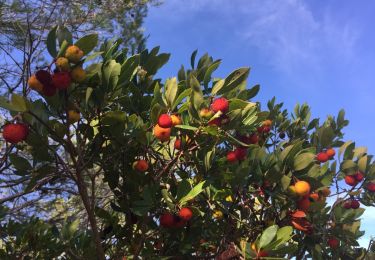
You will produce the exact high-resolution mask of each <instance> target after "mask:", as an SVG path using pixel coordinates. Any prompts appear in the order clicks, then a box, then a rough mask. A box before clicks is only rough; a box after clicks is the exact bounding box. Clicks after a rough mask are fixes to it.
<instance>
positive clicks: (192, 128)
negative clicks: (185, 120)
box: [175, 125, 198, 131]
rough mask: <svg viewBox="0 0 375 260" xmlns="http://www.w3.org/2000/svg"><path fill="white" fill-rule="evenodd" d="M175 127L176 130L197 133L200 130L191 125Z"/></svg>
mask: <svg viewBox="0 0 375 260" xmlns="http://www.w3.org/2000/svg"><path fill="white" fill-rule="evenodd" d="M175 127H176V128H180V129H186V130H191V131H197V130H198V128H197V127H195V126H190V125H176V126H175Z"/></svg>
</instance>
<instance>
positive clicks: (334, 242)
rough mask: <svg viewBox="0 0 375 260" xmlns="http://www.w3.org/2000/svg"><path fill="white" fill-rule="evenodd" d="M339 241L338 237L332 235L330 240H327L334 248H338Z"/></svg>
mask: <svg viewBox="0 0 375 260" xmlns="http://www.w3.org/2000/svg"><path fill="white" fill-rule="evenodd" d="M339 243H340V241H338V240H337V239H336V238H334V237H331V238H330V239H328V241H327V244H328V246H329V247H330V248H332V249H335V248H337V247H338V245H339Z"/></svg>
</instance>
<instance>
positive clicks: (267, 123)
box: [262, 119, 272, 127]
mask: <svg viewBox="0 0 375 260" xmlns="http://www.w3.org/2000/svg"><path fill="white" fill-rule="evenodd" d="M271 125H272V120H269V119H267V120H264V121H263V123H262V126H268V127H270V126H271Z"/></svg>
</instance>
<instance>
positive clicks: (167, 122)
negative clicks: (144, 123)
mask: <svg viewBox="0 0 375 260" xmlns="http://www.w3.org/2000/svg"><path fill="white" fill-rule="evenodd" d="M158 125H159V126H160V127H162V128H171V127H172V119H171V117H170V116H169V115H168V114H161V115H160V116H159V118H158Z"/></svg>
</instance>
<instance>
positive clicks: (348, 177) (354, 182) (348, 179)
mask: <svg viewBox="0 0 375 260" xmlns="http://www.w3.org/2000/svg"><path fill="white" fill-rule="evenodd" d="M345 183H346V184H348V185H349V186H355V185H357V183H358V182H357V180H356V178H355V177H354V176H353V175H346V176H345Z"/></svg>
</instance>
